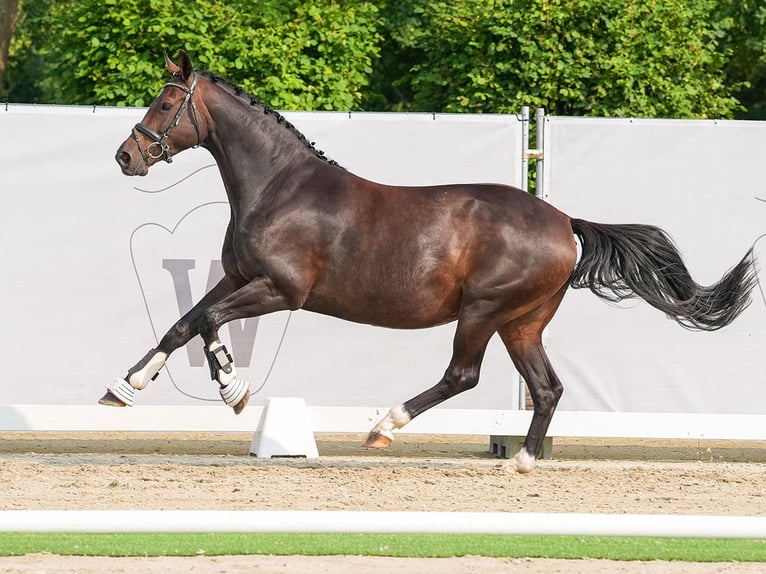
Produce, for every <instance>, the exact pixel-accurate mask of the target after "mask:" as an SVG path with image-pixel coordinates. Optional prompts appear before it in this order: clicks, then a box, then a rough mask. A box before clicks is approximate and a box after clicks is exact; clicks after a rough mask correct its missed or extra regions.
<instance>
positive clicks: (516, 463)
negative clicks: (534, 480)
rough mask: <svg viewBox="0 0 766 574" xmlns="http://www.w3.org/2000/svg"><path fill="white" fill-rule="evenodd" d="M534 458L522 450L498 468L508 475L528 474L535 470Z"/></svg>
mask: <svg viewBox="0 0 766 574" xmlns="http://www.w3.org/2000/svg"><path fill="white" fill-rule="evenodd" d="M536 462H537V461H536V460H535V457H533V456H532V455H531V454H529V453H528V452H527V451H526V450H525V449H524V448H522V449H521V450H520V451H519V452H518V453H516V455H515V456H514V457H513V458H511V459H508V460H506V461H505V462H503V463H502V464H501V465H500V468H502V469H503V470H505V471H506V472H510V473H518V474H528V473H530V472H532V471H533V470H534V469H535V464H536Z"/></svg>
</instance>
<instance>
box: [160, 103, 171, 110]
mask: <svg viewBox="0 0 766 574" xmlns="http://www.w3.org/2000/svg"><path fill="white" fill-rule="evenodd" d="M172 107H173V106H172V105H171V104H170V102H163V104H162V111H163V112H167V111H170V108H172Z"/></svg>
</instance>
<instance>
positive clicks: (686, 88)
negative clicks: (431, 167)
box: [384, 0, 737, 117]
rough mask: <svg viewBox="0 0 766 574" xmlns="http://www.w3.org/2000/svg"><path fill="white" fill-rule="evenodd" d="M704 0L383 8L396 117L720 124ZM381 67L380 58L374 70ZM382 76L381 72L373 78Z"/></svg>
mask: <svg viewBox="0 0 766 574" xmlns="http://www.w3.org/2000/svg"><path fill="white" fill-rule="evenodd" d="M716 6H717V4H716V1H715V0H697V1H696V2H686V1H682V0H651V1H647V0H619V1H615V0H454V1H452V2H442V1H440V0H430V1H427V2H420V3H415V4H410V3H408V2H405V1H392V2H391V3H390V4H389V9H390V10H392V11H393V13H392V17H391V18H390V19H389V20H388V22H389V26H390V27H393V28H392V30H391V35H392V37H393V38H396V39H397V41H398V43H399V54H398V55H397V56H395V57H393V58H391V59H393V60H398V59H400V58H401V59H405V60H409V61H410V66H411V71H412V73H411V74H409V75H408V76H405V77H402V78H399V80H398V85H397V86H396V88H397V89H398V91H399V94H403V95H404V98H405V99H404V100H403V101H399V102H397V104H398V105H399V106H400V107H409V108H410V109H413V110H422V109H439V110H445V111H452V112H461V111H467V112H476V111H483V112H515V111H517V110H518V107H519V106H520V105H521V104H522V103H523V104H527V105H530V106H533V107H544V108H546V110H548V111H549V112H551V113H554V114H560V115H562V114H568V115H584V114H590V115H607V116H644V115H645V116H664V117H727V116H729V115H731V113H732V112H733V110H735V109H736V108H737V102H736V100H734V99H733V98H732V97H731V96H730V94H729V91H728V90H727V87H726V86H725V85H724V77H723V71H722V68H723V65H724V63H725V61H726V57H725V54H723V53H722V52H721V51H719V50H718V49H717V48H718V47H719V39H720V38H721V37H722V35H723V34H724V32H725V30H724V27H725V22H724V23H721V22H711V21H710V15H711V13H712V12H713V10H714V8H715V7H716ZM384 61H385V60H384ZM384 74H385V72H384Z"/></svg>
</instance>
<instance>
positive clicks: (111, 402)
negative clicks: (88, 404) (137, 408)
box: [98, 390, 128, 407]
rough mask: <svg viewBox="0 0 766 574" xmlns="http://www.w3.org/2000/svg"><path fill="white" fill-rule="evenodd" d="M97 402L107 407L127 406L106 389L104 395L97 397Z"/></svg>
mask: <svg viewBox="0 0 766 574" xmlns="http://www.w3.org/2000/svg"><path fill="white" fill-rule="evenodd" d="M98 404H100V405H106V406H108V407H127V406H128V405H127V404H126V403H124V402H123V401H121V400H120V399H118V398H117V397H116V396H115V394H114V393H113V392H112V391H109V390H108V391H106V392H105V393H104V396H103V397H101V398H100V399H98Z"/></svg>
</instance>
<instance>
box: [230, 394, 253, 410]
mask: <svg viewBox="0 0 766 574" xmlns="http://www.w3.org/2000/svg"><path fill="white" fill-rule="evenodd" d="M249 400H250V391H249V390H248V391H247V392H246V393H245V396H244V397H242V400H240V401H239V402H238V403H237V404H236V405H234V406H233V407H231V408H233V409H234V414H235V415H238V414H239V413H241V412H242V411H243V410H245V407H246V406H247V401H249Z"/></svg>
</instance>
